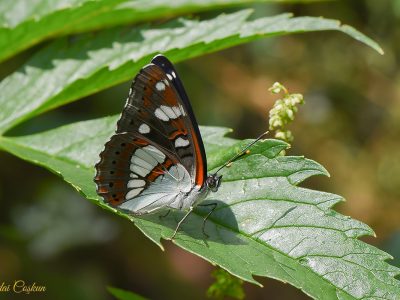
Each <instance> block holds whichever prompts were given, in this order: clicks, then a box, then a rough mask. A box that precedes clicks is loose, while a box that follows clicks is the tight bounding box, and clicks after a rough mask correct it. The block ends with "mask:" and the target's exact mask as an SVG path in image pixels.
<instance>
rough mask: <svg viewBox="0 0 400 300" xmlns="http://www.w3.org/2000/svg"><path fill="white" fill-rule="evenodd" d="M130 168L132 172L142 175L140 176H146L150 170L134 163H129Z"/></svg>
mask: <svg viewBox="0 0 400 300" xmlns="http://www.w3.org/2000/svg"><path fill="white" fill-rule="evenodd" d="M130 170H131V171H132V172H135V173H136V174H138V175H140V176H142V177H145V176H146V175H147V174H149V173H150V171H151V170H148V169H146V168H143V167H141V166H138V165H134V164H131V165H130Z"/></svg>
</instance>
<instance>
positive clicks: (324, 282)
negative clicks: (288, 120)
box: [0, 117, 400, 299]
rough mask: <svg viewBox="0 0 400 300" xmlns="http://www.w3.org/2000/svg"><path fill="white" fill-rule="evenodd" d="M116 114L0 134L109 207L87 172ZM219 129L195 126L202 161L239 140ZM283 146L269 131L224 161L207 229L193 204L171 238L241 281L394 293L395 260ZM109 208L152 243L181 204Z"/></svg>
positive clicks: (313, 292) (397, 291) (313, 170)
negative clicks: (153, 210) (163, 209)
mask: <svg viewBox="0 0 400 300" xmlns="http://www.w3.org/2000/svg"><path fill="white" fill-rule="evenodd" d="M115 122H116V118H115V117H108V118H103V119H98V120H93V121H86V122H80V123H75V124H72V125H68V126H64V127H61V128H58V129H54V130H50V131H47V132H44V133H41V134H36V135H31V136H25V137H14V138H11V137H1V138H0V144H1V145H2V147H3V149H4V150H7V151H9V152H11V153H13V154H15V155H17V156H19V157H21V158H22V159H25V160H28V161H31V162H33V163H36V164H39V165H42V166H44V167H46V168H48V169H50V170H52V171H53V172H55V173H57V174H61V175H62V176H63V177H64V179H65V180H66V181H67V182H69V183H70V184H72V185H73V186H74V187H75V188H76V189H77V190H78V191H80V192H81V193H82V194H83V195H85V196H86V197H87V198H88V199H90V200H91V201H93V202H95V203H96V204H98V205H100V206H102V207H104V208H106V209H108V210H110V211H114V210H113V209H111V208H108V206H105V205H104V204H103V202H102V201H101V200H100V199H99V197H98V196H97V195H96V191H95V185H94V184H93V179H92V178H93V175H94V169H93V165H94V163H95V161H96V160H97V159H98V156H97V153H99V152H100V151H101V148H102V147H103V144H104V143H105V141H106V140H107V139H108V137H109V136H110V135H111V134H112V131H113V130H114V127H115ZM228 131H229V130H227V129H224V128H214V127H202V128H201V132H202V135H203V138H204V142H205V146H206V151H207V155H208V158H209V169H210V170H212V169H215V168H217V167H218V166H220V165H221V164H222V163H223V162H225V161H226V159H227V157H230V156H232V155H233V154H234V153H236V152H237V151H238V150H239V149H241V147H243V145H244V144H246V143H247V142H248V141H237V140H234V139H230V138H226V137H224V135H225V134H226V133H227V132H228ZM60 137H61V138H60ZM286 147H287V144H285V143H283V142H281V141H277V140H266V141H264V142H259V143H257V144H256V145H255V147H254V148H252V152H251V153H250V155H248V156H247V157H245V158H243V159H241V160H240V161H237V162H235V163H234V164H233V165H232V167H231V168H226V169H224V170H223V173H222V174H223V176H224V177H223V183H222V185H221V187H220V189H219V191H218V192H217V193H211V194H210V195H209V196H208V197H207V199H206V200H205V201H217V202H219V205H218V208H217V210H216V211H215V213H214V214H213V215H212V216H211V218H210V219H209V221H208V222H207V226H206V231H207V233H208V234H209V235H210V238H209V239H205V238H204V236H203V234H202V232H201V224H202V218H203V216H204V215H205V214H206V213H207V211H206V210H205V209H196V210H195V213H194V214H193V215H192V216H190V217H189V218H188V220H187V222H185V223H184V226H183V227H182V228H181V231H180V232H179V233H178V235H177V236H176V239H175V240H174V243H175V244H177V245H178V246H180V247H182V248H184V249H186V250H188V251H190V252H192V253H194V254H196V255H198V256H200V257H203V258H204V259H206V260H208V261H210V262H212V263H213V264H217V265H220V266H221V267H222V268H224V269H226V270H228V271H229V272H231V273H232V274H234V275H236V276H238V277H240V278H242V279H244V280H247V281H249V282H253V283H257V282H256V281H255V279H254V278H253V276H254V275H257V276H267V277H271V278H276V279H278V280H281V281H284V282H289V283H290V284H292V285H294V286H296V287H298V288H300V289H302V290H303V291H304V292H305V293H307V294H308V295H310V296H312V297H314V298H317V299H398V297H399V295H400V283H399V281H397V280H396V279H395V278H394V276H395V275H396V274H399V269H397V268H395V267H393V266H391V265H389V264H387V263H386V262H385V260H386V259H388V258H390V255H388V254H386V253H385V252H383V251H381V250H379V249H377V248H375V247H373V246H370V245H368V244H365V243H363V242H361V241H360V240H358V237H360V236H363V235H372V234H373V232H372V230H371V229H370V228H369V227H368V226H367V225H365V224H363V223H361V222H359V221H355V220H353V219H351V218H350V217H346V216H343V215H341V214H339V213H337V212H335V211H334V210H332V209H331V207H332V206H333V205H334V204H336V203H337V202H339V201H341V200H342V197H340V196H338V195H334V194H330V193H324V192H319V191H314V190H310V189H306V188H302V187H299V186H298V184H299V183H301V182H302V181H303V180H305V179H306V178H308V177H310V176H312V175H319V174H323V175H327V172H326V170H325V169H324V168H323V167H322V166H321V165H319V164H318V163H316V162H314V161H312V160H308V159H305V158H303V157H293V156H279V155H278V154H279V153H280V152H281V151H282V150H283V149H285V148H286ZM114 212H115V211H114ZM116 213H118V214H120V215H121V216H124V217H126V218H128V219H130V220H132V221H133V222H134V223H135V225H136V226H137V227H138V228H139V229H140V230H141V231H143V232H144V233H145V234H146V235H147V236H148V237H149V238H150V239H152V240H153V241H154V242H155V243H157V244H158V245H159V246H161V243H160V239H161V238H169V237H170V236H171V235H172V232H173V230H174V228H175V226H176V224H177V221H178V220H179V219H180V218H181V217H182V213H181V212H173V213H171V214H170V215H169V216H168V217H167V218H164V219H162V220H160V219H159V218H158V216H157V215H148V216H145V217H143V218H133V217H131V216H128V215H125V214H123V213H120V212H116ZM161 247H162V246H161Z"/></svg>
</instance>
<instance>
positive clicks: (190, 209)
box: [170, 206, 193, 240]
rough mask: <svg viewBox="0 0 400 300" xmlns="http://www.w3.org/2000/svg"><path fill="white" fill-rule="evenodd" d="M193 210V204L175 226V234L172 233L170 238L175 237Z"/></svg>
mask: <svg viewBox="0 0 400 300" xmlns="http://www.w3.org/2000/svg"><path fill="white" fill-rule="evenodd" d="M192 211H193V206H191V207H190V208H189V211H188V212H187V213H186V215H184V216H183V218H182V219H181V220H180V221H179V223H178V225H177V226H176V228H175V231H174V234H173V235H172V237H171V238H170V240H173V239H174V238H175V235H176V234H177V232H178V230H179V228H180V227H181V225H182V223H183V221H185V219H186V218H187V217H188V216H189V215H190V214H191V213H192Z"/></svg>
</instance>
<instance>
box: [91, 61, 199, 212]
mask: <svg viewBox="0 0 400 300" xmlns="http://www.w3.org/2000/svg"><path fill="white" fill-rule="evenodd" d="M100 157H101V160H100V162H99V163H98V164H97V165H96V170H97V174H96V177H95V181H96V183H97V186H98V193H99V194H100V195H101V196H102V197H103V198H104V199H105V201H106V202H107V203H109V204H110V205H112V206H114V207H119V208H121V209H124V210H128V211H130V212H133V213H136V214H142V213H148V212H152V211H155V210H157V209H159V208H163V207H170V208H178V209H179V208H182V206H184V204H183V203H182V201H184V197H183V195H186V194H188V193H189V192H190V191H191V190H193V189H194V188H195V187H196V188H197V189H200V187H202V186H203V183H204V179H205V171H206V160H205V154H204V147H203V144H202V142H201V137H200V133H199V130H198V126H197V123H196V120H195V118H194V115H193V112H192V109H191V107H190V103H189V101H188V99H187V96H186V93H185V91H184V89H183V86H182V84H181V82H180V80H179V78H178V77H177V74H176V71H175V70H174V69H173V66H172V64H171V63H170V62H169V61H168V60H167V59H166V58H165V57H164V56H157V57H156V58H154V59H153V61H152V63H151V64H149V65H147V66H145V67H144V68H143V69H142V70H141V71H140V72H139V74H138V75H137V76H136V77H135V79H134V81H133V83H132V86H131V89H130V92H129V97H128V99H127V102H126V105H125V108H124V110H123V112H122V116H121V118H120V120H119V121H118V125H117V130H116V134H115V135H114V136H113V137H112V138H111V139H110V141H109V142H108V143H107V144H106V145H105V149H104V151H103V152H102V153H101V154H100Z"/></svg>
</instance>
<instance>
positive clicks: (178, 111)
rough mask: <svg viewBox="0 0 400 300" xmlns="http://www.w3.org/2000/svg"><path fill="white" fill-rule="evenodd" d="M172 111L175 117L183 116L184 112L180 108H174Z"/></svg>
mask: <svg viewBox="0 0 400 300" xmlns="http://www.w3.org/2000/svg"><path fill="white" fill-rule="evenodd" d="M172 110H173V111H174V113H175V115H176V116H178V117H180V115H181V114H182V111H181V110H180V108H179V107H178V106H173V107H172Z"/></svg>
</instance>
